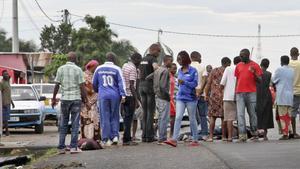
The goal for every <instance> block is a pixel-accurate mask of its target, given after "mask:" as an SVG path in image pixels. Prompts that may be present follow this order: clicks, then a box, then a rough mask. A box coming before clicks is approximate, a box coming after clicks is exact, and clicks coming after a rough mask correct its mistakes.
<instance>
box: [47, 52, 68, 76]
mask: <svg viewBox="0 0 300 169" xmlns="http://www.w3.org/2000/svg"><path fill="white" fill-rule="evenodd" d="M51 60H52V61H51V64H49V65H47V66H46V67H45V75H46V76H48V77H50V78H53V77H55V75H56V71H57V69H58V68H59V67H60V66H62V65H64V64H66V62H67V56H66V55H65V54H55V55H53V56H52V58H51Z"/></svg>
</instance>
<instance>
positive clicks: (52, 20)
mask: <svg viewBox="0 0 300 169" xmlns="http://www.w3.org/2000/svg"><path fill="white" fill-rule="evenodd" d="M34 1H35V3H36V4H37V6H38V7H39V8H40V10H41V12H42V13H43V14H44V15H45V16H46V17H47V18H48V19H49V20H50V21H51V22H60V20H54V19H52V18H50V17H49V16H48V15H47V14H46V12H45V11H44V10H43V8H42V7H41V5H40V4H39V2H38V1H37V0H34Z"/></svg>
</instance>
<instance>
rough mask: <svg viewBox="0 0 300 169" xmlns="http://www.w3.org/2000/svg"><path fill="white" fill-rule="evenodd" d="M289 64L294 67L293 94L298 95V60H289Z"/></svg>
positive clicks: (299, 83) (299, 64)
mask: <svg viewBox="0 0 300 169" xmlns="http://www.w3.org/2000/svg"><path fill="white" fill-rule="evenodd" d="M289 66H290V67H291V68H293V69H294V75H295V76H294V95H300V61H299V60H290V64H289Z"/></svg>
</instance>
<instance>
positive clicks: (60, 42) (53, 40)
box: [40, 23, 73, 53]
mask: <svg viewBox="0 0 300 169" xmlns="http://www.w3.org/2000/svg"><path fill="white" fill-rule="evenodd" d="M72 30H73V28H72V25H71V24H66V23H62V24H60V25H59V26H58V27H55V26H54V25H53V24H51V25H50V26H46V25H45V26H44V27H43V29H42V32H41V35H40V40H41V48H42V50H48V51H50V52H53V53H68V52H69V51H70V50H72V49H71V34H72Z"/></svg>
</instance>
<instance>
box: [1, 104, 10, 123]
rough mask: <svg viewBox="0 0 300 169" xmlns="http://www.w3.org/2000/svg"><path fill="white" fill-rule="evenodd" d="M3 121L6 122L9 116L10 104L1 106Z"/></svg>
mask: <svg viewBox="0 0 300 169" xmlns="http://www.w3.org/2000/svg"><path fill="white" fill-rule="evenodd" d="M2 112H3V117H2V118H3V122H4V123H5V122H8V120H9V118H10V105H6V106H2Z"/></svg>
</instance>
